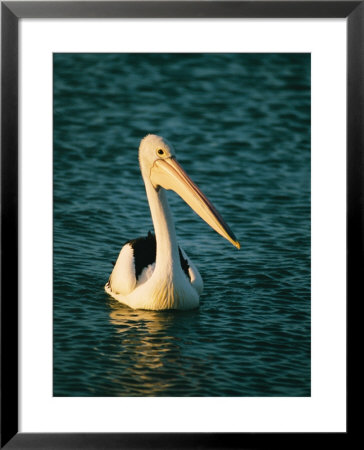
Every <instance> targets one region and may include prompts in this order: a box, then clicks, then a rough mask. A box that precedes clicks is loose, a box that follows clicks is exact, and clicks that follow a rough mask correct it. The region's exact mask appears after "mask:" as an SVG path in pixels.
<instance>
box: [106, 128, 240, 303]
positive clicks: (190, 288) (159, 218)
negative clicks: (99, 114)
mask: <svg viewBox="0 0 364 450" xmlns="http://www.w3.org/2000/svg"><path fill="white" fill-rule="evenodd" d="M139 164H140V169H141V173H142V177H143V180H144V184H145V190H146V194H147V198H148V202H149V207H150V211H151V215H152V220H153V226H154V232H155V235H154V234H152V233H150V232H149V233H148V236H146V237H142V238H138V239H133V240H130V241H128V242H127V243H126V244H125V245H124V246H123V247H122V249H121V251H120V253H119V256H118V259H117V260H116V263H115V265H114V268H113V270H112V272H111V275H110V277H109V280H108V282H107V283H106V284H105V290H106V292H107V293H108V294H109V295H111V296H112V297H113V298H114V299H116V300H118V301H119V302H121V303H124V304H125V305H128V306H129V307H131V308H133V309H149V310H164V309H180V310H187V309H193V308H197V307H198V305H199V297H200V294H201V292H202V289H203V282H202V278H201V275H200V274H199V272H198V270H197V268H196V267H195V265H194V264H193V262H192V261H191V260H190V258H189V257H188V256H187V254H186V252H185V251H184V250H183V249H182V248H181V247H180V246H179V245H178V242H177V237H176V231H175V228H174V223H173V217H172V214H171V211H170V208H169V206H168V201H167V195H166V192H165V190H170V189H172V190H174V191H175V192H176V193H177V194H178V195H179V196H180V197H182V199H183V200H184V201H185V202H186V203H187V204H188V205H189V206H190V207H191V208H192V209H193V210H194V211H195V212H196V213H197V214H198V215H199V216H200V217H201V218H202V219H203V220H205V221H206V222H207V223H208V224H209V225H210V227H211V228H213V229H214V230H215V231H217V233H219V234H220V235H221V236H223V237H224V238H225V239H227V240H228V241H230V242H231V243H232V244H233V245H234V246H235V247H237V248H238V249H239V248H240V244H239V242H238V241H237V239H236V237H235V235H234V233H233V232H232V231H231V230H230V228H229V226H228V225H227V224H226V223H225V222H224V220H223V218H222V217H221V216H220V214H219V213H218V212H217V210H216V209H215V207H214V206H213V205H212V203H211V202H210V201H209V200H208V199H207V198H206V197H205V195H204V194H203V193H202V192H201V190H200V189H199V188H198V187H197V186H196V184H195V183H194V182H193V181H192V180H191V179H190V178H189V176H188V175H187V174H186V172H185V171H184V170H183V168H182V167H181V166H180V164H179V163H178V162H177V160H176V154H175V150H174V148H173V146H172V145H171V144H170V143H169V142H168V141H167V140H166V139H164V138H162V137H160V136H157V135H154V134H148V135H147V136H146V137H145V138H144V139H142V140H141V142H140V146H139Z"/></svg>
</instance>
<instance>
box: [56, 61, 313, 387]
mask: <svg viewBox="0 0 364 450" xmlns="http://www.w3.org/2000/svg"><path fill="white" fill-rule="evenodd" d="M147 133H156V134H160V135H162V136H164V137H166V138H167V139H169V140H170V141H171V142H172V143H173V144H174V146H175V149H176V152H177V157H178V159H179V161H180V163H181V164H182V165H183V167H184V168H185V170H186V172H187V173H188V174H189V175H190V176H191V178H192V179H193V180H194V181H195V182H196V183H197V184H198V185H199V186H200V188H201V189H202V191H203V192H204V193H205V194H206V195H207V197H208V198H209V199H210V200H211V201H212V202H213V203H214V204H215V206H216V207H217V209H218V210H219V211H220V213H221V214H222V216H223V217H224V219H225V220H226V221H227V222H228V224H229V225H230V227H231V229H232V230H233V231H234V233H235V234H236V236H237V238H238V239H239V240H240V242H241V244H242V248H241V250H240V251H238V250H237V249H235V248H234V247H233V246H232V245H231V244H230V243H228V242H227V241H226V240H224V239H223V238H222V237H221V236H219V235H218V234H217V233H215V232H214V231H212V230H211V229H210V228H209V227H208V225H207V224H205V223H204V222H203V221H202V220H201V219H200V218H198V217H197V216H196V214H195V213H193V212H192V211H191V210H190V209H189V207H188V206H187V205H186V204H185V203H184V202H183V201H182V200H181V199H180V198H179V197H178V196H177V195H176V194H174V193H170V195H169V199H170V204H171V209H172V211H173V214H174V217H175V222H176V229H177V235H178V237H179V241H180V244H181V246H182V247H183V248H184V249H185V250H186V251H187V253H188V254H189V256H190V257H191V259H192V260H193V261H194V262H195V264H196V266H197V267H198V268H199V271H200V273H201V275H202V277H203V279H204V283H205V289H204V293H203V295H202V297H201V303H200V308H199V309H198V310H194V311H188V312H181V311H168V312H150V311H133V310H131V309H129V308H127V307H125V306H123V305H121V304H119V303H118V302H116V301H115V300H113V299H111V298H110V297H108V295H107V294H106V293H105V292H104V290H103V286H104V284H105V282H106V281H107V279H108V276H109V274H110V272H111V270H112V261H115V259H116V257H117V255H118V253H119V250H120V248H121V246H122V244H123V243H124V242H125V241H126V240H128V239H131V238H135V237H138V236H142V235H145V234H146V233H147V232H148V230H152V229H153V227H152V222H151V218H150V214H149V208H148V204H147V200H146V196H145V191H144V186H143V182H142V179H141V176H140V171H139V166H138V160H137V149H138V145H139V141H140V139H141V138H142V137H144V136H145V135H146V134H147ZM310 309H311V305H310V56H309V54H55V55H54V395H56V396H309V395H310V384H311V382H310V357H311V356H310V345H311V340H310V333H311V331H310V321H311V318H310Z"/></svg>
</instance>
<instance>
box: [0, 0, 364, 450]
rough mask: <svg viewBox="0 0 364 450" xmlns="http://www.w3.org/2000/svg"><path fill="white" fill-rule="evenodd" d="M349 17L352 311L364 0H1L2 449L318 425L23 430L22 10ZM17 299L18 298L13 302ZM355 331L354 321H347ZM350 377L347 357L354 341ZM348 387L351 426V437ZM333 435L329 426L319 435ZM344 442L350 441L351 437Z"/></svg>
mask: <svg viewBox="0 0 364 450" xmlns="http://www.w3.org/2000/svg"><path fill="white" fill-rule="evenodd" d="M109 17H113V18H237V17H241V18H346V20H347V111H348V112H347V311H348V320H349V317H350V316H349V305H350V303H351V302H350V301H354V300H355V299H362V298H363V288H362V283H360V281H361V279H362V274H363V273H364V270H363V269H364V264H363V256H362V254H363V248H364V246H363V229H364V227H363V215H364V208H363V198H364V183H363V172H364V170H363V169H364V165H363V157H364V152H363V146H364V1H330V0H328V1H187V2H185V1H159V2H158V1H111V2H108V1H92V2H89V1H72V2H67V1H66V2H62V1H56V2H47V1H38V2H33V1H27V2H22V1H4V2H1V66H2V72H1V92H2V94H1V281H2V282H1V448H8V449H51V448H52V449H66V448H67V449H98V448H103V449H111V448H113V449H114V448H115V449H122V448H127V449H134V448H158V449H162V448H171V449H179V448H224V449H225V448H257V447H270V446H271V443H272V442H273V441H272V439H273V440H279V443H280V445H282V446H289V447H292V445H295V443H297V442H299V443H300V444H305V443H307V440H308V439H310V438H311V437H312V435H310V433H303V434H299V435H298V434H296V433H291V434H284V433H274V434H269V433H136V434H133V433H57V434H54V433H19V432H18V412H19V411H18V400H19V398H18V332H19V328H18V303H17V301H16V300H17V292H16V287H17V286H18V24H19V19H21V18H109ZM8 300H11V301H8ZM348 329H349V328H348ZM347 352H348V353H347V354H348V367H347V373H348V375H349V372H350V370H349V369H350V365H349V360H350V358H349V356H350V352H351V349H350V347H349V346H347ZM350 399H351V396H350V391H348V405H347V406H348V408H347V432H346V433H335V440H336V441H337V443H338V444H340V442H341V444H342V445H345V444H347V442H346V440H347V439H348V437H349V432H350V435H351V431H352V429H351V422H350V421H349V419H350V417H351V414H350V411H351V408H350V405H351V403H350ZM320 436H321V437H322V438H324V439H327V437H328V436H327V434H325V433H322V434H321V433H316V434H315V439H316V440H317V439H319V438H320ZM344 440H345V441H344Z"/></svg>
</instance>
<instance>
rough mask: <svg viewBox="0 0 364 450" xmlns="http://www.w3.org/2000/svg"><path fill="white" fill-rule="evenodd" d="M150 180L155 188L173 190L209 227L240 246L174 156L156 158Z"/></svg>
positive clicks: (236, 245)
mask: <svg viewBox="0 0 364 450" xmlns="http://www.w3.org/2000/svg"><path fill="white" fill-rule="evenodd" d="M150 180H151V182H152V183H153V185H154V187H155V188H157V187H158V186H161V187H163V188H164V189H172V190H173V191H175V192H176V193H177V194H178V195H179V196H180V197H182V198H183V200H184V201H185V202H186V203H187V204H188V205H189V206H190V207H191V208H192V209H193V210H194V211H195V212H196V213H197V214H198V215H199V216H200V217H201V219H203V220H204V221H205V222H207V223H208V224H209V225H210V227H211V228H213V229H214V230H215V231H216V232H217V233H219V234H221V236H223V237H224V238H225V239H227V240H228V241H230V242H231V243H232V244H233V245H235V247H237V248H240V243H239V242H238V241H237V239H236V237H235V235H234V233H233V232H232V231H231V230H230V228H229V226H228V224H227V223H226V222H225V221H224V219H223V218H222V217H221V216H220V214H219V213H218V212H217V211H216V209H215V207H214V205H213V204H212V203H211V202H210V201H209V200H208V199H207V198H206V196H205V195H204V194H203V193H202V192H201V191H200V189H199V188H198V187H197V186H196V185H195V183H194V182H193V181H192V180H191V178H190V177H189V176H188V175H187V173H186V172H185V171H184V170H183V169H182V167H181V166H180V164H178V162H177V161H176V159H175V158H174V157H171V158H165V159H157V160H156V161H155V162H154V164H153V167H152V169H151V172H150Z"/></svg>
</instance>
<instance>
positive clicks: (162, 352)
mask: <svg viewBox="0 0 364 450" xmlns="http://www.w3.org/2000/svg"><path fill="white" fill-rule="evenodd" d="M109 306H110V309H111V312H110V323H111V324H112V325H113V326H114V328H115V331H116V333H117V334H118V337H119V345H120V351H119V354H118V356H117V357H118V358H120V362H121V363H122V367H123V371H122V377H121V379H113V382H115V383H117V384H120V383H122V384H123V391H124V390H125V388H126V387H128V389H129V390H130V392H133V394H132V395H144V396H154V395H163V392H166V391H167V390H168V389H169V388H171V387H172V386H173V383H174V382H175V380H176V377H175V376H174V375H175V372H176V368H178V367H179V368H180V375H182V372H183V352H182V345H183V342H182V339H181V338H178V337H176V336H175V333H169V331H170V330H172V329H174V327H175V325H176V324H177V323H178V322H179V321H180V320H181V316H185V318H186V320H189V319H190V318H191V317H194V316H196V315H197V316H198V314H199V312H198V310H197V311H196V310H195V311H144V310H133V309H130V308H128V307H127V306H125V305H122V304H120V303H117V302H115V301H114V300H111V299H110V302H109ZM125 358H128V359H129V363H128V364H125ZM177 371H178V369H177Z"/></svg>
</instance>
